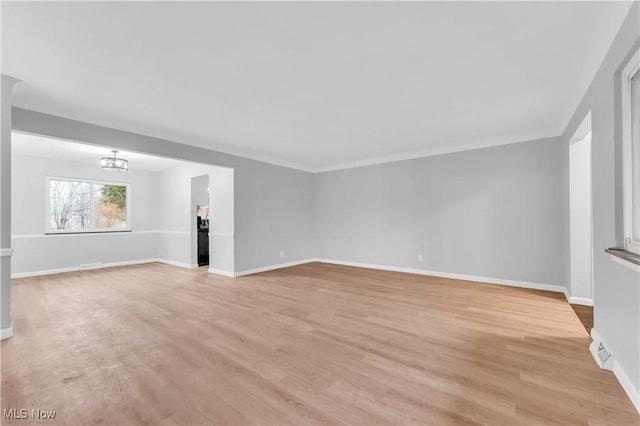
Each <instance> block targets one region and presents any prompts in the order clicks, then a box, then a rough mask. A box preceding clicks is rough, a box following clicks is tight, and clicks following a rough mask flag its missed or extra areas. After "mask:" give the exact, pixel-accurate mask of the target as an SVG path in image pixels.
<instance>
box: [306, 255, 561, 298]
mask: <svg viewBox="0 0 640 426" xmlns="http://www.w3.org/2000/svg"><path fill="white" fill-rule="evenodd" d="M316 261H317V262H322V263H332V264H335V265H346V266H355V267H358V268H370V269H380V270H383V271H393V272H404V273H407V274H417V275H430V276H434V277H442V278H452V279H456V280H463V281H475V282H480V283H486V284H497V285H504V286H509V287H521V288H530V289H534V290H546V291H553V292H556V293H564V292H565V290H566V289H565V287H564V286H562V285H556V284H543V283H534V282H530V281H516V280H505V279H502V278H489V277H480V276H476V275H464V274H452V273H449V272H439V271H427V270H424V269H413V268H402V267H398V266H388V265H374V264H370V263H360V262H349V261H343V260H334V259H316Z"/></svg>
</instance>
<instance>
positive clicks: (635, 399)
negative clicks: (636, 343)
mask: <svg viewBox="0 0 640 426" xmlns="http://www.w3.org/2000/svg"><path fill="white" fill-rule="evenodd" d="M613 374H614V375H615V376H616V378H617V379H618V382H620V385H621V386H622V389H624V391H625V393H626V394H627V396H628V397H629V399H630V400H631V403H632V404H633V405H634V407H636V411H638V413H640V392H638V389H636V388H635V386H633V382H631V379H629V376H628V375H627V373H626V372H625V371H624V369H623V368H622V365H620V363H619V362H618V359H617V358H616V359H614V360H613Z"/></svg>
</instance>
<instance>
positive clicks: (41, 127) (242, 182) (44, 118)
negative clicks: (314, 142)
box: [13, 107, 313, 271]
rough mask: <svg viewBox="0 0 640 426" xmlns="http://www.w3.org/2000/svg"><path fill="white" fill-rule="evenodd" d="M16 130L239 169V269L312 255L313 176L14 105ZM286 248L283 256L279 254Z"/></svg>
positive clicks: (237, 266) (236, 191)
mask: <svg viewBox="0 0 640 426" xmlns="http://www.w3.org/2000/svg"><path fill="white" fill-rule="evenodd" d="M13 129H15V130H18V131H22V132H27V133H35V134H40V135H47V136H52V137H58V138H61V139H66V140H72V141H82V142H85V143H89V144H93V145H100V146H109V147H114V148H121V149H123V150H129V151H137V152H142V153H147V154H153V155H159V156H164V157H172V158H177V159H182V160H187V161H194V162H199V163H206V164H213V165H220V166H225V167H232V168H233V169H234V177H235V180H234V191H235V193H234V200H235V231H234V232H235V260H234V261H235V271H243V270H247V269H253V268H259V267H264V266H270V265H274V264H277V263H284V262H292V261H297V260H302V259H307V258H311V257H313V241H312V239H313V175H312V174H311V173H308V172H303V171H299V170H295V169H290V168H286V167H280V166H275V165H271V164H267V163H262V162H259V161H254V160H249V159H246V158H242V157H237V156H233V155H228V154H223V153H220V152H216V151H211V150H207V149H202V148H196V147H193V146H189V145H183V144H180V143H176V142H172V141H168V140H164V139H158V138H153V137H149V136H144V135H139V134H135V133H129V132H124V131H120V130H116V129H112V128H108V127H103V126H97V125H94V124H89V123H84V122H80V121H75V120H70V119H66V118H61V117H56V116H52V115H48V114H42V113H39V112H35V111H29V110H25V109H21V108H16V107H14V108H13ZM280 250H284V251H285V256H284V258H280V257H279V253H280Z"/></svg>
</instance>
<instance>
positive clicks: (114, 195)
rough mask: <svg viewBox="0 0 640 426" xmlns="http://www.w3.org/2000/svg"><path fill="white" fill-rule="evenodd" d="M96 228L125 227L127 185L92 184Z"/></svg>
mask: <svg viewBox="0 0 640 426" xmlns="http://www.w3.org/2000/svg"><path fill="white" fill-rule="evenodd" d="M93 194H94V215H95V228H96V229H126V228H127V187H126V186H122V185H100V184H97V183H96V184H94V185H93Z"/></svg>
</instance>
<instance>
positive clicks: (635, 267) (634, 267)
mask: <svg viewBox="0 0 640 426" xmlns="http://www.w3.org/2000/svg"><path fill="white" fill-rule="evenodd" d="M609 257H611V260H613V261H614V262H616V263H619V264H620V265H622V266H625V267H627V268H629V269H631V270H634V271H636V272H640V265H636V264H635V263H633V262H629V261H628V260H624V259H620V258H619V257H618V256H614V255H612V254H610V255H609Z"/></svg>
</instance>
